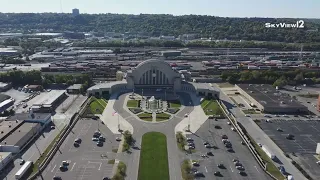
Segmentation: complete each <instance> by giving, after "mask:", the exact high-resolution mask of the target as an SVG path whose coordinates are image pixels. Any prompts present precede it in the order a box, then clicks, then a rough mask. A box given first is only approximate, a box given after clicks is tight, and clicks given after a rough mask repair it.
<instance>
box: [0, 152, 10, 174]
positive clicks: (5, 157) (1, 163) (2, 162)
mask: <svg viewBox="0 0 320 180" xmlns="http://www.w3.org/2000/svg"><path fill="white" fill-rule="evenodd" d="M0 157H1V158H0V171H1V170H2V169H3V168H5V167H6V165H7V164H9V163H10V162H11V161H12V160H13V157H12V153H11V152H0Z"/></svg>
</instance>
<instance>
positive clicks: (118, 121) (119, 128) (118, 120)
mask: <svg viewBox="0 0 320 180" xmlns="http://www.w3.org/2000/svg"><path fill="white" fill-rule="evenodd" d="M118 131H120V122H119V113H118Z"/></svg>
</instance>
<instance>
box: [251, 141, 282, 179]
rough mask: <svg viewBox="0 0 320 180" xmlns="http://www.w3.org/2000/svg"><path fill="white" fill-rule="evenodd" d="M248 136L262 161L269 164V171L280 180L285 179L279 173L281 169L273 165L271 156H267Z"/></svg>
mask: <svg viewBox="0 0 320 180" xmlns="http://www.w3.org/2000/svg"><path fill="white" fill-rule="evenodd" d="M247 136H248V137H249V139H250V141H251V142H252V144H253V146H254V148H255V149H256V151H257V152H258V154H259V155H260V157H261V159H262V160H263V161H264V163H267V171H268V172H269V173H270V174H272V175H273V176H274V177H275V178H277V179H279V180H283V179H285V178H284V176H283V175H282V174H281V172H280V171H279V169H278V168H277V167H276V166H275V165H274V164H273V162H272V159H270V158H269V156H267V154H266V153H265V152H264V151H263V150H262V149H261V148H260V146H259V145H258V144H257V143H256V142H255V141H254V140H253V139H252V137H251V136H250V135H247Z"/></svg>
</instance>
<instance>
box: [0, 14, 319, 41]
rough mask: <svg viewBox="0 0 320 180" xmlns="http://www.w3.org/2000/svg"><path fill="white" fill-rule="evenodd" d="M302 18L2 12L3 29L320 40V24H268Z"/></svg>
mask: <svg viewBox="0 0 320 180" xmlns="http://www.w3.org/2000/svg"><path fill="white" fill-rule="evenodd" d="M297 20H299V19H288V18H286V19H282V18H277V19H275V18H225V17H216V16H201V15H183V16H173V15H168V14H140V15H127V14H81V15H79V16H73V15H71V14H63V13H39V14H37V13H0V32H8V31H10V32H13V31H14V30H16V31H19V32H25V33H30V32H31V33H32V32H37V31H39V30H40V31H44V32H45V31H47V30H48V29H51V31H55V32H63V31H75V32H95V34H96V35H100V36H103V35H104V34H105V32H119V33H125V32H130V33H136V34H141V35H149V36H161V35H174V36H178V35H181V34H190V33H192V34H193V33H194V34H198V35H199V36H200V37H206V38H209V37H210V38H214V39H225V38H226V39H230V40H257V41H277V42H292V43H303V42H304V43H312V42H320V33H318V31H317V29H319V27H320V24H319V23H316V22H314V21H306V23H305V28H304V29H296V28H266V27H265V23H283V22H285V23H292V24H295V23H296V22H297Z"/></svg>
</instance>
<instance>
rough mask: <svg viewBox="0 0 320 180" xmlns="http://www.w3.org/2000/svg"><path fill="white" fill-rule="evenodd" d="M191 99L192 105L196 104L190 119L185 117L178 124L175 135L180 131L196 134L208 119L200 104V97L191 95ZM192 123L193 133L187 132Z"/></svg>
mask: <svg viewBox="0 0 320 180" xmlns="http://www.w3.org/2000/svg"><path fill="white" fill-rule="evenodd" d="M190 97H191V99H192V102H193V103H192V104H194V109H193V111H192V112H191V113H190V112H189V116H190V117H183V120H182V121H181V122H179V123H178V124H177V126H176V127H175V133H177V132H178V131H181V132H182V133H183V134H191V132H193V133H194V132H196V131H197V130H198V129H199V128H200V127H201V125H202V124H203V123H204V122H205V121H206V120H207V119H208V116H207V115H206V114H205V113H204V112H203V109H202V107H201V104H200V100H201V98H200V97H197V96H195V95H191V94H190ZM189 121H190V131H191V132H186V130H188V125H189Z"/></svg>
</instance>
